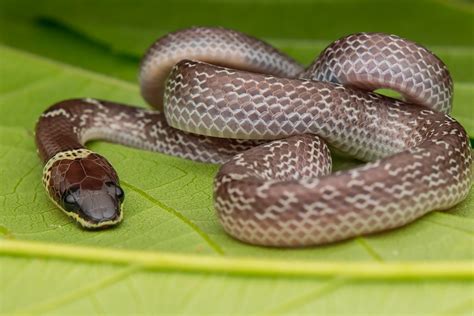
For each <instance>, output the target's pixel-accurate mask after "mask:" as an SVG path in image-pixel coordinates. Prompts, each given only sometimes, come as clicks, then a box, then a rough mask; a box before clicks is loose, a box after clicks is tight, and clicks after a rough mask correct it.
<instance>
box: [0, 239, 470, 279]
mask: <svg viewBox="0 0 474 316" xmlns="http://www.w3.org/2000/svg"><path fill="white" fill-rule="evenodd" d="M0 254H3V255H16V256H34V257H42V258H54V259H63V260H76V261H86V262H100V263H108V264H119V265H138V266H141V267H142V268H144V269H155V270H171V271H188V272H206V273H226V274H237V275H254V276H286V277H288V276H291V277H334V276H339V277H348V278H353V279H365V280H383V279H426V278H428V279H464V280H469V279H474V262H473V261H458V262H455V261H452V262H450V261H443V262H440V261H436V262H424V261H410V262H385V263H380V262H337V261H336V262H334V261H331V262H324V261H309V260H308V261H297V260H273V259H256V258H245V257H219V256H205V255H192V254H174V253H164V252H151V251H134V250H122V249H120V250H119V249H109V248H97V247H84V246H76V245H66V244H52V243H43V242H32V241H19V240H5V239H3V240H0Z"/></svg>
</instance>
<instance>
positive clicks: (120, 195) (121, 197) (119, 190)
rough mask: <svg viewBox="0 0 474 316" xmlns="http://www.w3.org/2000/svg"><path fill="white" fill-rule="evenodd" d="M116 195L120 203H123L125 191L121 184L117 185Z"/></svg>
mask: <svg viewBox="0 0 474 316" xmlns="http://www.w3.org/2000/svg"><path fill="white" fill-rule="evenodd" d="M115 195H116V196H117V198H118V199H119V200H120V203H123V200H124V198H125V193H124V192H123V190H122V188H121V187H119V186H116V187H115Z"/></svg>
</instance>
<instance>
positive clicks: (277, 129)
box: [36, 27, 472, 247]
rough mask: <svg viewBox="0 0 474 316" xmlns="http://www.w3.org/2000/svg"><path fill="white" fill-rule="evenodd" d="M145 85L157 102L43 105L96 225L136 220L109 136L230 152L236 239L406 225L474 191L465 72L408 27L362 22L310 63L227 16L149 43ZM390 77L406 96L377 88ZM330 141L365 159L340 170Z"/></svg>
mask: <svg viewBox="0 0 474 316" xmlns="http://www.w3.org/2000/svg"><path fill="white" fill-rule="evenodd" d="M139 77H140V86H141V93H142V95H143V97H144V98H145V100H146V101H147V102H148V103H150V104H151V105H152V106H153V107H154V108H155V110H146V109H141V108H137V107H133V106H127V105H123V104H119V103H115V102H110V101H105V100H97V99H91V98H85V99H71V100H65V101H62V102H59V103H56V104H54V105H52V106H51V107H50V108H48V109H47V110H46V111H45V112H44V113H43V114H42V115H41V117H40V119H39V121H38V123H37V127H36V142H37V147H38V152H39V155H40V157H41V159H42V160H43V161H44V162H45V167H44V174H43V183H44V185H45V187H46V190H47V191H48V194H49V196H50V197H51V199H52V200H53V201H54V202H55V203H56V204H57V205H58V207H59V208H61V209H62V210H63V211H64V212H65V213H66V214H67V215H69V216H71V217H73V218H74V219H76V220H77V221H78V222H79V223H80V224H81V225H82V226H83V227H85V228H99V227H108V226H112V225H115V224H117V223H119V222H120V221H121V220H122V210H121V204H122V201H123V197H124V193H123V190H122V189H121V188H120V184H119V179H118V176H117V173H116V172H115V171H114V169H113V167H112V166H111V165H110V163H109V162H107V160H106V159H105V158H104V157H102V156H100V155H99V154H97V153H94V152H92V151H90V150H88V149H86V148H85V147H84V144H85V143H86V142H87V141H88V140H91V139H104V140H108V141H112V142H116V143H120V144H124V145H128V146H133V147H138V148H143V149H146V150H152V151H158V152H162V153H165V154H170V155H173V156H178V157H182V158H186V159H192V160H195V161H202V162H211V163H219V164H222V166H221V168H220V170H219V172H218V174H217V176H216V178H215V181H214V201H215V203H214V205H215V209H216V212H217V215H218V218H219V221H220V223H221V224H222V226H223V227H224V229H225V231H227V232H228V233H229V234H230V235H231V236H233V237H235V238H237V239H239V240H241V241H244V242H247V243H251V244H257V245H266V246H279V247H300V246H309V245H318V244H325V243H331V242H335V241H339V240H344V239H347V238H351V237H354V236H359V235H363V234H369V233H374V232H379V231H384V230H388V229H392V228H395V227H400V226H402V225H405V224H407V223H410V222H412V221H414V220H415V219H417V218H419V217H421V216H423V215H424V214H426V213H428V212H430V211H433V210H445V209H449V208H450V207H452V206H453V205H455V204H457V203H459V202H460V201H462V200H463V199H464V198H465V197H466V196H467V194H468V192H469V190H470V188H471V182H472V157H471V152H470V144H469V138H468V136H467V134H466V131H465V130H464V128H463V127H462V126H461V125H460V124H459V123H458V122H456V121H455V120H454V119H453V118H451V117H450V116H449V112H450V109H451V104H452V95H453V83H452V80H451V77H450V74H449V72H448V70H447V68H446V66H445V65H444V64H443V62H442V61H441V60H440V59H439V58H437V57H436V56H435V55H434V54H433V53H431V52H430V51H428V50H427V49H425V48H423V47H421V46H420V45H418V44H416V43H414V42H411V41H408V40H405V39H402V38H400V37H398V36H395V35H387V34H382V33H357V34H352V35H349V36H346V37H344V38H341V39H339V40H337V41H335V42H334V43H332V44H330V45H329V46H328V47H327V48H326V49H325V50H324V51H323V52H322V53H321V55H320V56H319V58H317V59H316V60H315V61H314V62H313V63H312V64H311V65H310V66H309V67H308V68H306V69H304V67H303V66H301V65H300V64H298V63H297V62H295V61H294V60H293V59H292V58H290V57H288V56H287V55H285V54H283V53H281V52H279V51H278V50H276V49H275V48H273V47H272V46H270V45H269V44H267V43H265V42H262V41H260V40H258V39H256V38H253V37H251V36H248V35H245V34H243V33H240V32H237V31H233V30H228V29H224V28H209V27H194V28H190V29H185V30H181V31H177V32H174V33H170V34H167V35H165V36H164V37H162V38H160V39H159V40H157V41H156V42H155V43H154V44H153V45H152V46H151V47H150V48H149V50H148V51H147V52H146V54H145V56H144V57H143V60H142V63H141V67H140V75H139ZM379 88H389V89H392V90H396V91H398V92H399V93H400V94H401V96H402V98H403V101H401V100H397V99H393V98H389V97H385V96H382V95H379V94H377V93H374V92H371V91H373V90H374V89H379ZM329 147H330V148H334V149H337V150H338V151H341V152H343V153H345V154H348V155H350V156H352V157H355V158H357V159H360V160H363V161H366V162H367V163H366V164H363V165H361V166H358V167H356V168H354V169H350V170H343V171H338V172H335V173H332V174H331V156H330V151H329Z"/></svg>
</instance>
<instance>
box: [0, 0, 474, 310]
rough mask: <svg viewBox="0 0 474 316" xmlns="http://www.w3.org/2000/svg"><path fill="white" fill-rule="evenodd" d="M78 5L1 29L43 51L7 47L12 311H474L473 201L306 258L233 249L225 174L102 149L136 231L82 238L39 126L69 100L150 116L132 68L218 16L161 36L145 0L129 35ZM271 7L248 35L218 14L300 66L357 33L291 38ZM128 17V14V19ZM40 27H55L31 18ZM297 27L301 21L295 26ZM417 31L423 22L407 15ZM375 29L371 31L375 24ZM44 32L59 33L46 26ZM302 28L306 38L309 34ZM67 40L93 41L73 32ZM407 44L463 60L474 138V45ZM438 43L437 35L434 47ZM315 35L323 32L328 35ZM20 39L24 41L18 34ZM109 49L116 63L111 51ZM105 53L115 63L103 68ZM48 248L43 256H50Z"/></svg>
mask: <svg viewBox="0 0 474 316" xmlns="http://www.w3.org/2000/svg"><path fill="white" fill-rule="evenodd" d="M346 2H347V3H349V4H350V3H353V2H351V1H346ZM368 2H369V3H370V1H368ZM74 3H75V5H74V6H73V7H69V9H67V10H74V11H75V12H77V14H76V15H74V16H73V17H72V18H70V19H66V18H65V16H64V12H65V11H66V8H65V7H61V5H62V4H61V3H59V4H58V3H55V5H53V2H49V1H45V2H44V3H43V4H42V5H38V4H36V2H34V3H33V2H31V5H32V7H31V11H29V12H27V13H21V14H20V13H18V14H20V16H19V17H18V18H19V19H20V20H21V21H23V22H22V23H14V22H13V20H12V16H11V15H9V16H8V17H5V18H4V19H2V20H0V25H8V26H9V29H10V30H12V32H11V33H10V34H9V35H8V34H7V35H6V34H4V33H3V32H0V41H2V42H4V43H7V44H9V45H11V46H15V47H20V48H22V49H24V50H28V51H33V52H34V54H31V53H26V52H24V51H21V50H18V49H12V48H9V47H7V46H0V74H1V78H0V166H1V169H0V172H1V179H2V181H1V182H0V238H1V239H0V254H2V256H1V257H0V277H1V280H2V287H1V290H0V312H2V313H12V312H45V313H56V314H69V313H81V314H85V313H89V312H90V313H114V314H115V313H163V314H191V313H199V314H210V313H214V314H229V313H231V314H247V313H256V314H288V313H290V314H296V313H306V314H314V312H315V311H317V312H320V313H328V314H348V313H350V314H381V313H383V314H389V315H390V314H393V315H399V314H407V313H412V314H433V313H441V314H442V313H446V314H450V315H452V314H456V315H462V314H469V313H470V312H471V311H472V309H473V308H474V306H473V300H472V293H473V291H474V288H473V283H472V272H471V273H469V266H472V265H473V259H474V247H473V245H474V240H473V239H474V236H473V235H474V229H473V227H474V225H473V224H474V193H473V191H472V190H471V193H470V195H469V197H468V198H467V199H466V201H464V202H463V203H461V204H460V205H458V206H457V207H455V208H453V209H452V210H450V211H448V212H433V213H432V214H430V215H428V216H425V217H424V218H422V219H421V220H418V221H416V222H415V223H413V224H411V225H408V226H406V227H404V228H401V229H397V230H393V231H390V232H386V233H382V234H376V235H372V236H367V237H360V238H356V239H354V240H350V241H346V242H342V243H338V244H334V245H329V246H324V247H313V248H307V249H299V250H280V249H271V248H261V247H253V246H248V245H245V244H242V243H240V242H237V241H235V240H233V239H232V238H230V237H228V236H227V235H226V234H225V233H224V231H223V230H222V228H221V227H220V226H219V224H218V222H217V220H216V217H215V214H214V210H213V207H212V179H213V177H214V175H215V173H216V171H217V170H218V166H216V165H210V164H199V163H194V162H190V161H186V160H183V159H178V158H175V157H170V156H166V155H162V154H159V153H149V152H144V151H140V150H135V149H130V148H126V147H123V146H118V145H113V144H107V143H103V142H94V143H91V144H90V148H91V149H92V150H95V151H97V152H99V153H101V154H103V155H104V156H106V157H107V158H108V159H109V160H110V161H111V162H112V164H113V165H114V166H115V167H116V169H117V171H118V172H119V174H120V177H121V179H122V181H123V185H124V188H125V190H126V194H127V198H126V202H125V205H124V209H125V221H124V222H123V224H121V225H120V226H119V227H117V228H115V229H112V230H107V231H101V232H87V231H83V230H81V229H79V228H78V227H77V226H76V225H75V224H74V223H72V222H71V220H70V219H69V218H67V217H66V216H65V215H63V214H62V213H61V212H60V211H59V210H57V209H56V207H55V206H54V205H53V204H52V203H51V202H50V201H49V200H48V198H47V197H46V194H45V192H44V189H43V187H42V185H41V181H40V180H41V172H42V167H41V164H40V162H39V159H38V158H37V156H36V149H35V146H34V140H33V130H34V124H35V122H36V120H37V118H38V117H39V115H40V113H41V112H42V111H43V110H44V109H45V108H46V107H47V106H49V105H50V104H52V103H54V102H56V101H58V100H61V99H66V98H73V97H85V96H87V97H95V98H104V99H110V100H115V101H119V102H123V103H130V104H136V105H142V106H144V103H143V101H142V100H141V99H140V97H139V93H138V88H137V86H136V84H135V83H134V82H133V83H131V82H129V81H133V80H134V78H132V76H134V74H133V72H132V71H131V70H132V68H135V67H136V62H137V61H138V56H139V54H140V53H141V50H142V49H143V46H144V45H148V44H149V42H150V38H154V37H156V36H157V35H159V34H161V33H159V32H163V33H164V32H166V31H169V30H172V29H175V28H179V27H182V26H185V24H186V23H188V24H209V23H204V21H205V19H208V20H209V19H210V18H211V16H210V14H207V15H206V17H205V18H202V20H201V18H200V16H199V15H198V14H199V13H202V14H204V11H205V9H206V8H209V7H211V6H213V5H215V2H214V1H208V2H204V4H203V9H201V11H200V12H197V13H196V12H191V13H186V14H188V19H187V20H179V21H178V20H177V21H174V20H173V19H172V18H171V17H170V16H165V17H164V18H163V20H162V22H160V23H159V24H157V23H158V22H156V20H153V21H151V20H149V19H147V20H146V21H140V20H139V19H138V18H136V16H138V13H140V14H143V13H145V14H151V11H152V10H151V8H150V7H149V4H147V3H145V2H143V3H141V4H140V5H138V6H137V7H136V8H135V9H133V10H136V11H139V12H134V11H133V10H132V9H130V7H129V6H127V5H125V4H123V2H118V3H116V5H117V6H126V8H128V9H129V10H128V11H129V14H128V16H129V20H128V23H125V24H121V22H120V21H123V19H124V17H121V16H119V15H116V14H111V16H104V15H103V13H104V12H105V11H106V5H107V2H104V3H105V4H102V3H99V5H98V7H97V8H96V9H95V10H94V11H93V12H92V13H91V12H89V15H87V11H86V9H85V8H84V7H85V5H84V4H83V2H70V3H69V4H71V5H72V4H74ZM176 3H177V4H172V3H171V2H170V3H166V5H168V6H169V8H170V9H173V10H178V9H179V8H181V6H184V5H185V4H189V3H187V2H176ZM264 3H265V2H264V1H259V2H257V7H256V9H255V12H251V13H249V14H250V15H249V21H250V22H248V21H247V22H248V23H246V21H243V20H240V19H234V20H232V19H231V20H226V21H227V22H226V21H224V20H222V21H221V20H220V18H218V17H217V18H215V20H213V21H215V22H214V23H216V24H219V23H222V24H223V25H226V26H230V27H234V28H240V29H242V30H243V31H248V32H252V33H254V34H256V35H258V36H263V37H265V38H267V39H269V40H270V41H272V42H273V43H275V44H277V45H278V46H279V47H281V48H283V49H284V50H286V51H288V52H290V53H292V54H293V55H294V56H296V57H297V58H298V59H299V60H301V61H303V62H309V61H310V60H311V58H312V56H313V55H312V54H314V53H315V51H318V50H321V49H322V48H323V47H324V46H325V45H326V44H327V43H328V42H329V39H330V38H332V37H333V36H336V35H337V34H340V33H343V32H346V30H348V26H347V24H344V25H345V28H344V27H342V26H337V27H334V28H329V29H328V30H327V34H328V35H327V37H326V35H324V37H323V36H322V35H321V40H317V41H313V40H309V41H308V40H307V39H308V38H309V37H310V34H312V33H311V32H315V29H311V30H309V29H308V25H310V23H309V22H308V21H306V22H304V21H300V22H299V23H300V24H299V26H297V27H296V26H295V28H294V29H287V30H285V29H284V28H283V26H282V27H279V28H277V29H273V28H270V27H262V25H259V26H257V25H252V23H256V22H252V21H254V20H255V19H256V16H257V14H259V13H261V12H262V10H264V9H263V7H264ZM288 3H290V2H288ZM308 3H309V2H307V1H298V2H296V7H293V6H289V5H287V2H284V1H283V2H281V4H279V6H280V7H278V8H277V9H278V10H283V9H286V10H287V11H288V12H289V14H290V15H291V14H295V15H296V11H297V10H303V11H305V10H306V11H309V9H308V8H309V7H311V6H309V5H307V4H308ZM420 3H427V2H420ZM430 3H431V2H430ZM86 4H87V3H86ZM108 4H109V5H110V3H108ZM2 5H3V6H4V8H5V11H4V12H6V11H7V9H8V10H10V12H17V11H15V10H16V9H15V8H11V7H10V8H7V7H8V1H6V2H4V3H2ZM172 5H174V6H177V7H172ZM221 5H223V6H224V7H225V8H227V9H235V10H244V9H239V8H241V7H242V5H240V4H237V3H236V2H233V1H226V2H225V3H224V4H221ZM321 5H322V10H323V12H324V8H326V9H325V10H326V12H330V11H331V8H327V6H329V5H328V4H327V2H325V1H322V2H321ZM444 6H445V4H442V3H441V2H434V5H433V7H434V8H433V7H430V8H429V7H427V8H426V10H427V11H428V10H432V12H434V13H433V15H434V17H437V16H436V14H440V13H436V12H438V11H441V10H440V9H439V7H442V8H445V7H444ZM311 8H312V7H311ZM123 10H125V9H124V8H122V9H117V12H123ZM183 10H184V9H183ZM222 10H223V11H225V10H224V9H222ZM259 10H260V11H259ZM275 10H276V9H275ZM292 10H293V11H292ZM149 11H150V12H149ZM292 12H295V13H292ZM446 12H447V13H445V15H446V16H447V17H446V16H445V18H449V16H451V15H452V16H453V17H451V20H450V21H452V23H457V24H456V25H455V26H456V27H466V25H468V24H467V23H468V22H466V21H468V19H467V18H466V17H472V12H471V13H469V12H468V13H463V14H459V15H457V14H458V13H459V10H458V8H457V7H453V6H447V7H446ZM2 13H3V12H2ZM435 13H436V14H435ZM183 14H184V13H183ZM308 14H309V13H308ZM345 14H346V16H344V15H343V17H347V18H349V17H348V16H349V15H348V14H349V13H347V12H346V13H345ZM0 16H1V14H0ZM38 16H41V17H42V19H43V20H40V22H38V20H35V17H38ZM223 16H225V14H224V13H223ZM227 16H228V15H227ZM44 18H46V20H44ZM277 18H278V17H274V19H275V20H276V19H277ZM307 18H309V17H307ZM222 19H223V18H222ZM266 19H270V18H269V17H266ZM272 19H273V18H272ZM380 19H382V18H380ZM101 20H102V21H101ZM275 20H272V21H270V20H265V19H263V21H262V22H261V23H262V24H263V22H265V21H266V22H268V23H269V24H271V25H273V26H275V25H276V22H275ZM293 20H295V21H297V20H298V19H297V18H296V17H294V18H293ZM301 20H303V19H301ZM35 21H36V22H35ZM41 21H42V22H41ZM45 21H46V22H45ZM48 21H49V22H48ZM52 21H55V23H60V24H59V25H56V26H53V27H52V26H51V24H48V23H52ZM407 21H411V19H408V18H407ZM244 22H245V23H244ZM312 22H314V23H315V24H316V25H322V24H323V23H328V21H327V20H324V21H323V22H321V21H312ZM28 23H32V24H28ZM38 23H39V24H38ZM305 23H306V24H305ZM358 23H359V24H358ZM364 23H366V22H363V21H362V22H361V21H357V23H356V24H355V26H354V30H352V31H351V32H354V31H358V30H362V28H370V27H369V26H368V25H364ZM377 23H379V24H380V23H382V22H380V21H379V22H377ZM377 23H375V22H374V24H373V26H372V27H374V26H375V25H378V24H377ZM391 23H392V22H390V21H388V22H387V23H386V24H384V25H386V29H384V30H383V31H390V30H391V29H392V28H395V27H396V25H395V22H393V24H391ZM463 23H464V24H463ZM188 24H186V25H188ZM38 25H43V26H44V25H49V26H47V27H43V28H41V27H38ZM61 25H66V26H68V27H69V28H70V29H64V28H62V26H61ZM120 25H122V26H120ZM154 28H156V29H157V30H158V31H154ZM298 28H303V29H304V30H305V31H303V32H302V33H300V32H299V31H298ZM436 28H438V26H436ZM364 30H366V29H364ZM369 30H370V29H369ZM61 32H64V33H61ZM71 32H72V33H73V34H76V35H78V36H79V35H81V36H83V37H80V36H79V37H74V36H71ZM142 32H143V34H142ZM404 32H405V33H404ZM410 32H413V33H410ZM152 33H153V34H152ZM398 33H399V34H401V35H403V34H407V35H411V36H408V37H412V38H414V39H416V40H419V41H420V42H422V41H423V42H426V43H427V44H430V45H433V50H435V49H436V48H439V51H440V52H441V53H439V55H442V54H444V53H446V58H447V59H450V58H451V59H450V60H451V63H452V64H453V65H455V66H454V69H457V70H455V71H453V73H456V76H455V79H456V82H455V86H456V98H455V104H454V108H455V109H458V110H456V111H455V112H454V117H456V118H457V119H459V120H460V121H461V123H462V124H463V125H464V126H465V127H466V128H467V129H468V131H469V132H470V133H471V135H473V131H474V121H473V116H472V109H471V107H472V101H471V100H472V99H473V97H474V85H473V84H472V82H474V80H473V78H472V77H473V76H472V67H471V70H469V67H467V66H466V65H471V66H472V58H473V54H472V43H470V42H469V40H466V39H465V37H466V36H465V34H462V32H458V33H450V34H452V35H451V36H452V39H450V38H449V36H450V35H449V34H448V33H447V32H445V33H443V32H441V33H439V36H432V35H431V34H429V33H430V32H426V30H417V31H413V30H411V29H408V28H407V29H401V30H400V32H398ZM426 33H428V35H429V36H426V38H425V39H424V37H423V36H424V34H426ZM18 34H21V35H18ZM61 34H62V35H61ZM138 34H142V35H138ZM277 34H281V35H280V37H278V38H277V37H276V36H277ZM298 34H301V35H298ZM317 34H326V33H324V32H323V31H318V33H317ZM15 35H18V36H16V38H15ZM407 35H405V36H407ZM34 36H38V38H45V39H46V38H48V37H49V42H46V43H48V45H49V46H51V47H48V45H45V44H32V43H31V41H30V42H29V41H28V40H29V39H31V38H32V37H34ZM134 38H135V39H136V40H135V41H134ZM471 40H472V39H471ZM63 41H68V43H69V44H70V45H69V44H68V45H65V46H72V47H73V48H74V49H75V50H82V49H83V50H84V51H85V52H87V53H81V52H80V51H78V52H77V53H76V54H77V55H76V56H73V55H71V56H68V57H64V54H66V53H68V52H69V49H70V47H69V48H68V47H63V46H62V45H60V43H63ZM448 42H451V43H454V44H453V45H454V47H447V46H446V45H445V43H448ZM110 47H113V49H114V50H115V51H116V52H118V53H117V54H115V53H111V51H110V50H109V49H110ZM52 48H54V49H52ZM53 50H56V52H52V51H53ZM82 54H85V55H82ZM86 54H90V56H97V60H95V61H92V59H94V58H91V57H89V59H90V60H89V61H88V60H85V56H86ZM40 55H44V56H48V58H44V57H41V56H40ZM109 57H110V58H112V60H111V61H107V60H108V58H109ZM55 60H56V61H55ZM58 61H59V62H58ZM65 63H69V64H72V65H78V66H80V67H76V66H71V65H67V64H65ZM119 65H123V67H124V69H125V70H114V67H116V66H119ZM456 65H457V66H456ZM84 68H86V69H89V70H85V69H84ZM450 68H451V65H450ZM90 70H93V71H90ZM100 73H103V74H100ZM104 74H105V75H104ZM116 78H122V79H126V80H129V81H123V80H120V79H116ZM354 164H355V162H353V161H351V160H344V159H339V160H337V165H336V167H337V168H346V167H348V166H351V165H354ZM38 242H39V243H40V244H38ZM22 243H26V245H27V247H26V248H25V249H24V250H22V252H21V253H20V254H18V253H17V254H15V255H13V254H12V251H11V250H8V247H13V248H15V246H17V248H16V250H17V251H20V246H21V245H22ZM40 245H45V248H41V247H40ZM61 245H65V246H66V247H68V248H66V249H68V250H70V251H73V252H74V251H75V252H76V256H77V257H74V258H69V257H68V256H67V255H66V252H64V253H63V254H62V255H61V254H59V255H57V256H48V255H47V254H48V252H49V251H58V250H61V249H63V248H61V247H62V246H61ZM7 246H8V247H7ZM92 247H94V248H92ZM96 247H99V249H103V250H104V252H105V251H110V250H117V251H118V253H119V255H118V257H119V258H122V257H125V258H127V257H130V256H131V255H133V253H130V252H131V251H137V250H138V251H144V252H145V254H146V253H151V254H155V253H156V254H158V255H159V254H162V253H172V254H179V255H184V256H187V257H188V258H189V261H190V264H191V265H193V264H195V265H196V264H197V263H198V262H199V260H201V259H200V258H209V259H208V260H209V267H212V268H213V269H214V268H215V271H214V270H213V269H209V270H210V271H205V270H202V269H195V270H192V271H188V272H185V271H184V270H183V267H182V265H180V264H179V261H176V260H175V261H173V260H170V261H169V262H168V263H167V264H168V267H167V268H164V266H163V265H158V267H154V268H152V269H150V268H149V267H148V268H147V267H146V265H144V264H143V263H137V262H135V261H133V260H130V261H126V262H124V263H121V264H116V263H114V261H113V260H112V258H113V257H112V255H111V256H110V257H108V258H106V259H100V257H98V256H94V254H92V255H91V254H90V251H89V249H95V248H96ZM38 249H39V250H38ZM48 249H49V250H48ZM38 251H40V253H37V252H38ZM107 254H109V252H107ZM132 257H133V256H132ZM219 258H226V259H229V260H230V261H231V262H233V264H234V266H236V267H237V268H243V267H244V264H243V263H242V261H241V259H242V258H252V260H256V261H255V262H254V266H256V267H258V266H259V265H263V266H264V267H265V264H267V262H268V260H271V262H272V264H276V265H277V266H279V267H281V269H283V267H287V268H288V267H289V269H290V270H291V268H292V267H293V268H294V269H295V270H297V267H298V264H299V263H300V262H304V263H305V264H307V265H308V264H309V265H313V266H312V268H311V269H309V268H308V271H309V270H311V271H312V270H315V271H316V272H317V273H315V275H311V274H310V273H309V272H308V273H307V274H306V275H305V276H288V275H285V274H282V273H275V274H274V275H259V273H254V274H250V275H248V274H245V273H237V274H235V273H231V271H230V270H229V269H227V268H226V269H227V270H226V269H224V270H223V271H221V272H219V271H218V269H220V268H221V267H222V265H221V264H220V263H219V262H220V261H219ZM206 260H207V259H206ZM323 263H329V264H333V265H334V267H335V268H334V269H335V271H334V273H332V274H329V275H325V274H324V273H323V270H322V269H321V270H320V269H319V268H318V267H319V266H320V265H321V264H323ZM360 263H362V264H364V263H370V264H374V266H373V268H371V269H370V271H369V272H368V276H366V277H362V276H361V277H360V278H356V277H354V275H357V273H359V272H360V273H361V274H362V270H357V269H358V268H357V265H356V264H360ZM397 263H403V264H407V265H408V267H417V268H421V269H422V270H423V268H426V269H424V270H425V271H426V272H425V273H421V276H420V277H419V278H416V279H415V280H413V279H411V280H407V279H406V277H407V273H408V272H407V271H409V270H407V269H408V268H407V269H405V270H404V269H401V270H400V271H398V272H397V273H399V278H400V279H399V280H395V281H394V280H391V281H389V280H387V279H386V277H384V276H378V275H380V274H383V271H386V269H389V268H390V267H391V265H395V264H397ZM445 264H446V265H445ZM430 265H434V267H440V268H439V270H438V271H437V273H438V274H439V275H440V276H441V279H443V280H439V277H438V278H436V277H434V276H433V274H430V273H428V272H430V271H431V270H430V267H432V266H430ZM459 266H461V267H463V268H465V267H466V266H467V268H468V269H467V273H464V274H463V273H461V272H462V271H461V272H460V274H459V275H460V276H461V277H457V278H454V277H452V276H451V274H450V273H448V271H450V270H453V269H454V270H456V267H459ZM348 270H349V271H352V272H353V274H352V276H347V274H344V273H343V272H344V271H348ZM303 271H304V268H303ZM463 271H464V270H463ZM435 272H436V270H435ZM341 275H345V276H341ZM27 284H29V285H30V286H26V285H27ZM32 285H34V286H32ZM52 285H54V286H52ZM216 298H218V299H216ZM433 302H436V304H433Z"/></svg>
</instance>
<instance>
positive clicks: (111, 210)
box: [63, 182, 124, 229]
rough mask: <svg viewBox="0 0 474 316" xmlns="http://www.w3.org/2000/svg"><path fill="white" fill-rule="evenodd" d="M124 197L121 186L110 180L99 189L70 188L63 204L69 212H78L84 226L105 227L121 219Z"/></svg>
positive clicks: (77, 215) (90, 227) (77, 214)
mask: <svg viewBox="0 0 474 316" xmlns="http://www.w3.org/2000/svg"><path fill="white" fill-rule="evenodd" d="M123 198H124V193H123V190H122V189H121V188H120V186H118V185H116V184H114V183H111V182H108V183H106V184H104V185H103V187H102V188H101V189H98V190H90V189H82V190H81V189H76V190H70V191H69V192H67V193H66V194H65V196H64V197H63V205H64V208H65V210H66V211H67V212H71V213H75V214H76V216H75V217H77V218H78V221H79V223H80V224H81V225H82V226H83V227H84V228H88V229H95V228H104V227H108V226H112V225H115V224H117V223H119V222H120V221H121V219H122V210H121V204H122V201H123Z"/></svg>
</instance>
